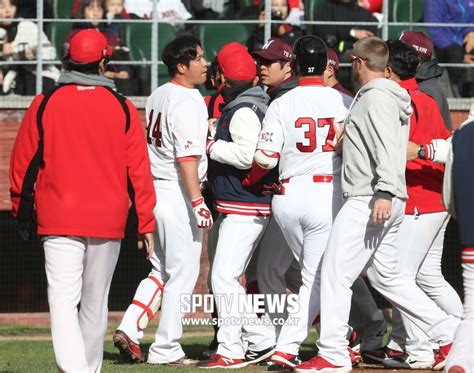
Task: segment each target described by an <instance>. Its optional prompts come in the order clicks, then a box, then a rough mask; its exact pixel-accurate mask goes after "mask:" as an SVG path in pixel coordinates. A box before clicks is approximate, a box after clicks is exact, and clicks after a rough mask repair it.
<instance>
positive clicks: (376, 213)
mask: <svg viewBox="0 0 474 373" xmlns="http://www.w3.org/2000/svg"><path fill="white" fill-rule="evenodd" d="M391 214H392V201H389V200H387V199H384V198H377V199H376V200H375V201H374V205H373V207H372V222H373V223H374V224H380V225H384V224H385V222H386V221H387V220H388V219H390V216H391Z"/></svg>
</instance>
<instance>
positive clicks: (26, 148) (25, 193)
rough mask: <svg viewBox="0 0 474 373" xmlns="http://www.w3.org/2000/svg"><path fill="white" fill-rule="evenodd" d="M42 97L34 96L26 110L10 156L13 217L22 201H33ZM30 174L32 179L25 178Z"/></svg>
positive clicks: (29, 177) (15, 215) (16, 214)
mask: <svg viewBox="0 0 474 373" xmlns="http://www.w3.org/2000/svg"><path fill="white" fill-rule="evenodd" d="M43 98H44V95H39V96H36V97H35V99H34V100H33V102H32V103H31V105H30V107H29V108H28V110H27V111H26V113H25V116H24V117H23V120H22V122H21V126H20V130H19V131H18V134H17V137H16V140H15V144H14V145H13V150H12V153H11V156H10V196H11V200H12V214H13V216H14V217H17V216H18V211H19V208H20V203H21V202H22V201H25V202H29V203H33V200H34V183H35V182H36V174H37V168H38V166H39V165H37V164H35V158H36V157H37V153H38V141H39V135H38V125H37V123H36V115H37V113H38V108H39V106H40V104H41V101H42V100H43ZM33 168H36V170H33ZM35 171H36V172H35ZM32 176H34V180H33V179H32V180H27V179H31V177H32ZM28 185H29V187H28Z"/></svg>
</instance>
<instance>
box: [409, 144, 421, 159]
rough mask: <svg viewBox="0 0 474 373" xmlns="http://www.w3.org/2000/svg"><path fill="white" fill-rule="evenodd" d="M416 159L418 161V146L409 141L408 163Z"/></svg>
mask: <svg viewBox="0 0 474 373" xmlns="http://www.w3.org/2000/svg"><path fill="white" fill-rule="evenodd" d="M415 159H418V144H415V143H414V142H411V141H408V146H407V161H414V160H415Z"/></svg>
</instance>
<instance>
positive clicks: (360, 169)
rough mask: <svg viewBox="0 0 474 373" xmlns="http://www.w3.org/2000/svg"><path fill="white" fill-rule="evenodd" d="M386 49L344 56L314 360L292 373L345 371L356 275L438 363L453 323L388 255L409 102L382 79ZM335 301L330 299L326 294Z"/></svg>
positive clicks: (398, 204) (402, 196) (368, 46)
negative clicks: (349, 86) (417, 334)
mask: <svg viewBox="0 0 474 373" xmlns="http://www.w3.org/2000/svg"><path fill="white" fill-rule="evenodd" d="M388 56H389V52H388V48H387V45H386V44H385V42H384V41H383V40H381V39H380V38H377V37H367V38H365V39H362V40H359V41H358V42H357V43H356V44H355V45H354V50H353V51H352V56H351V60H352V75H353V78H354V80H355V81H356V82H357V83H359V84H360V85H361V87H362V88H361V89H360V90H359V91H358V92H357V94H356V96H355V99H354V102H353V105H352V107H351V109H350V111H349V114H348V116H347V117H346V120H345V125H344V129H345V135H344V140H343V143H342V156H343V157H342V159H343V164H342V177H341V178H342V192H343V196H344V198H345V203H344V205H343V206H342V208H341V210H340V211H339V213H338V215H337V217H336V219H335V221H334V224H333V227H332V231H331V235H330V237H329V242H328V246H327V248H326V251H325V254H324V258H323V263H322V269H321V299H324V302H322V303H321V331H320V337H319V341H318V342H317V346H318V348H319V353H318V355H316V356H315V357H314V358H312V359H310V360H309V361H307V362H305V363H302V364H300V365H297V366H296V367H295V371H296V372H323V371H324V372H351V371H352V367H351V361H350V357H349V354H348V351H347V345H348V341H347V338H346V335H347V328H348V326H347V320H348V319H349V312H350V302H351V293H352V292H351V286H352V284H353V283H354V281H355V280H356V278H357V277H358V276H360V274H361V273H362V272H365V273H366V274H367V277H368V279H369V281H370V282H371V284H372V286H373V287H374V288H375V289H376V290H377V291H379V292H380V293H381V294H382V295H383V296H385V297H386V298H387V299H388V300H389V301H390V302H391V303H392V304H393V305H395V306H396V307H398V308H399V309H400V311H401V312H402V313H403V314H404V316H406V317H407V318H409V319H410V321H412V322H413V323H414V324H415V325H416V326H417V327H419V328H420V329H422V330H423V332H425V333H426V334H427V335H429V337H430V338H432V339H433V340H434V341H437V342H438V343H439V344H440V346H441V347H440V349H441V350H442V353H443V355H442V357H441V356H440V357H439V360H438V358H437V361H436V362H435V365H434V368H435V369H440V367H442V366H443V363H444V362H445V358H446V357H445V356H444V354H445V353H446V352H447V351H449V348H450V346H451V343H452V341H453V335H454V329H455V328H456V326H457V324H458V320H457V319H455V318H453V317H452V316H448V315H446V313H444V312H443V311H441V310H440V309H439V308H438V307H437V306H436V304H435V303H434V302H433V301H432V300H431V299H430V298H429V297H428V296H427V295H426V294H425V293H424V292H423V291H422V290H421V289H420V288H419V287H417V286H416V284H415V283H414V282H411V281H409V280H408V279H406V278H404V277H403V276H401V274H400V271H399V263H398V258H397V252H396V249H395V247H396V246H395V245H396V238H397V233H398V230H399V228H400V225H401V223H402V220H403V217H404V213H405V201H406V199H407V192H406V184H405V168H406V149H407V141H408V134H409V123H410V115H411V114H412V110H411V108H410V96H409V95H408V93H407V91H406V90H405V89H403V88H401V87H400V86H399V85H398V84H397V83H395V82H393V81H391V80H388V79H385V78H384V74H385V69H386V66H387V62H388ZM335 294H336V295H337V296H334V295H335Z"/></svg>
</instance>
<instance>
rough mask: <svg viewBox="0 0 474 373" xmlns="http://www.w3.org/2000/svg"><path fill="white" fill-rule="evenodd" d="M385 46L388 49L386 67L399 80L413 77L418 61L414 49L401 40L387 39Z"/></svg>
mask: <svg viewBox="0 0 474 373" xmlns="http://www.w3.org/2000/svg"><path fill="white" fill-rule="evenodd" d="M387 46H388V50H389V57H388V67H390V68H391V69H392V70H393V72H394V73H395V74H397V75H398V76H399V77H400V79H401V80H406V79H410V78H413V77H414V76H415V74H416V69H417V68H418V64H419V61H420V60H419V58H418V52H417V51H416V49H415V48H413V47H412V46H411V45H407V44H405V43H404V42H402V41H401V40H388V41H387Z"/></svg>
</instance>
